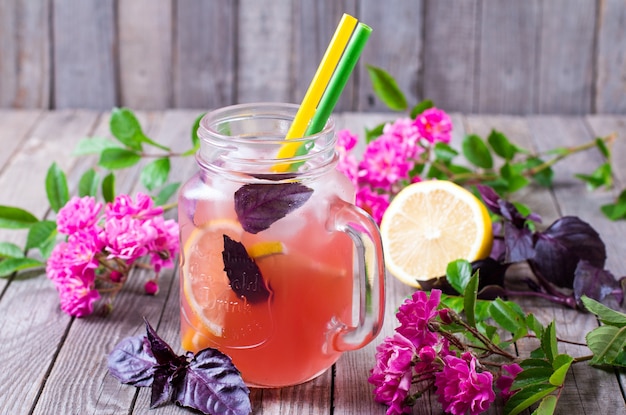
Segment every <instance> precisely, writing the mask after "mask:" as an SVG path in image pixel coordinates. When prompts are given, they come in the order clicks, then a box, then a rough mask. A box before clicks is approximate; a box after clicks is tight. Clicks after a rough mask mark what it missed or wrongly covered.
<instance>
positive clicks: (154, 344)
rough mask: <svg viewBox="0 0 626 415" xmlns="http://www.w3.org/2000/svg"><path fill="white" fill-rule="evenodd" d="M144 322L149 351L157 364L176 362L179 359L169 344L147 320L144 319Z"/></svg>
mask: <svg viewBox="0 0 626 415" xmlns="http://www.w3.org/2000/svg"><path fill="white" fill-rule="evenodd" d="M144 322H145V323H146V332H147V334H148V342H149V344H150V351H151V352H152V355H153V356H154V358H155V359H156V361H157V362H158V363H159V365H170V364H176V362H177V361H178V360H180V358H179V356H177V355H176V353H174V351H173V350H172V348H171V347H170V346H169V344H167V343H166V342H165V341H164V340H163V339H162V338H160V337H159V336H158V335H157V334H156V331H154V329H153V328H152V326H151V325H150V323H148V320H146V319H144ZM183 359H184V358H183Z"/></svg>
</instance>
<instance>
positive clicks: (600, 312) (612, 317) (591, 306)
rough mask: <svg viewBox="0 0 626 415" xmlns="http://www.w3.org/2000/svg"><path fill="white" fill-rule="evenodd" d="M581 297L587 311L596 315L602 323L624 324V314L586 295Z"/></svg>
mask: <svg viewBox="0 0 626 415" xmlns="http://www.w3.org/2000/svg"><path fill="white" fill-rule="evenodd" d="M581 299H582V302H583V304H584V305H585V308H586V309H587V311H589V312H590V313H593V314H595V315H596V316H598V318H599V319H600V321H601V322H602V323H604V324H608V325H610V326H616V327H624V326H626V314H624V313H620V312H619V311H615V310H613V309H612V308H609V307H607V306H605V305H604V304H602V303H600V302H598V301H596V300H594V299H593V298H589V297H587V296H586V295H583V296H582V297H581Z"/></svg>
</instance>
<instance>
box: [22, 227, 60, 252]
mask: <svg viewBox="0 0 626 415" xmlns="http://www.w3.org/2000/svg"><path fill="white" fill-rule="evenodd" d="M56 236H57V224H56V222H54V221H51V220H42V221H41V222H37V223H35V224H34V225H33V226H31V228H30V230H29V231H28V238H27V240H26V249H27V250H28V249H33V248H36V249H39V251H40V252H41V256H43V257H44V258H45V259H47V258H48V256H50V252H52V249H53V248H54V245H55V242H56Z"/></svg>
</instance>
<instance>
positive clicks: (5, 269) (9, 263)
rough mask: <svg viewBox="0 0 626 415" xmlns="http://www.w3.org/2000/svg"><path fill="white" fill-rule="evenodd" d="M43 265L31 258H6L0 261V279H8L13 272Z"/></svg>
mask: <svg viewBox="0 0 626 415" xmlns="http://www.w3.org/2000/svg"><path fill="white" fill-rule="evenodd" d="M44 265H45V264H44V263H43V262H41V261H37V260H36V259H33V258H8V259H5V260H2V261H0V277H8V276H9V275H11V274H13V273H14V272H17V271H21V270H24V269H28V268H36V267H41V266H44Z"/></svg>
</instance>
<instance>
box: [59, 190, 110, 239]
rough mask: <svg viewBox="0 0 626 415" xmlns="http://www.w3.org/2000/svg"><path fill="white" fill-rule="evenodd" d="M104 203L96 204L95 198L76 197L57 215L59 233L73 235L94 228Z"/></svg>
mask: <svg viewBox="0 0 626 415" xmlns="http://www.w3.org/2000/svg"><path fill="white" fill-rule="evenodd" d="M101 209H102V203H96V199H94V198H93V197H88V196H85V197H82V198H79V197H76V196H74V197H73V198H72V199H71V200H70V201H69V202H67V203H66V204H65V206H63V207H62V208H61V209H60V210H59V213H58V214H57V218H56V221H57V230H58V231H59V233H62V234H65V235H71V234H73V233H75V232H78V231H80V230H84V229H88V228H91V227H93V226H94V225H95V224H96V223H97V221H98V215H99V214H100V210H101Z"/></svg>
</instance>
